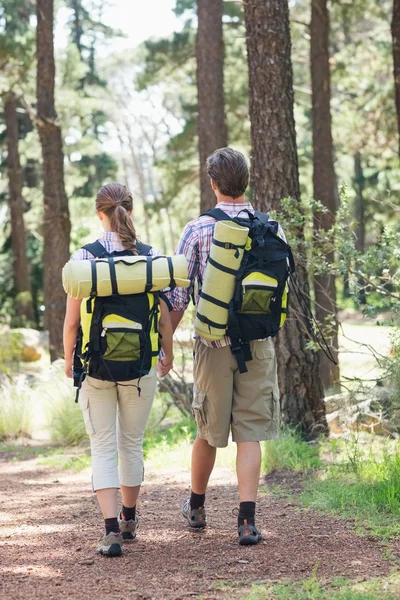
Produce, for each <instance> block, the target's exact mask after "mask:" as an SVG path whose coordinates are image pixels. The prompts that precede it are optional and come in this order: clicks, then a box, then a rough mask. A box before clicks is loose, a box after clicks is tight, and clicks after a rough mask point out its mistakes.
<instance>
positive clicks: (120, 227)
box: [96, 183, 137, 255]
mask: <svg viewBox="0 0 400 600" xmlns="http://www.w3.org/2000/svg"><path fill="white" fill-rule="evenodd" d="M132 208H133V200H132V194H131V193H130V192H129V191H128V190H127V188H126V187H125V186H124V185H121V184H119V183H108V184H107V185H103V187H102V188H101V189H100V190H99V191H98V192H97V194H96V210H97V211H100V212H103V213H104V214H105V215H107V217H108V218H109V219H110V224H111V228H112V230H113V231H114V232H115V233H116V234H117V235H118V237H119V239H120V241H121V244H122V245H123V247H124V248H125V250H129V251H130V252H132V254H135V255H136V254H137V249H136V242H137V237H136V231H135V227H134V225H133V221H132V218H131V217H130V215H129V213H128V211H132Z"/></svg>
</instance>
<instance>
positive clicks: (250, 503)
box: [64, 148, 279, 556]
mask: <svg viewBox="0 0 400 600" xmlns="http://www.w3.org/2000/svg"><path fill="white" fill-rule="evenodd" d="M207 171H208V175H209V177H210V185H211V186H212V189H213V190H214V192H215V196H216V208H217V209H220V210H221V211H223V212H224V213H225V214H226V215H227V218H231V219H232V218H235V217H237V216H238V215H239V213H243V215H245V216H246V215H248V216H249V217H250V218H251V215H252V214H253V215H254V212H255V211H254V209H253V207H252V205H251V204H250V203H249V202H246V200H245V198H244V194H245V191H246V188H247V186H248V183H249V168H248V165H247V162H246V160H245V158H244V156H243V155H242V154H241V153H240V152H237V151H235V150H233V149H231V148H222V149H219V150H216V151H215V152H214V153H213V154H212V155H211V156H210V157H209V158H208V160H207ZM132 208H133V206H132V195H131V194H130V193H129V192H128V190H127V189H126V187H125V186H122V185H119V184H116V183H111V184H107V185H105V186H103V187H102V188H101V189H100V190H99V192H98V193H97V196H96V213H97V216H98V218H99V219H100V222H101V225H102V227H103V230H104V231H103V233H102V235H101V236H100V237H99V238H98V240H97V241H96V242H94V243H93V244H89V245H88V246H86V247H84V248H82V249H80V250H78V251H77V252H75V253H74V254H73V255H72V257H71V260H81V261H82V260H90V259H93V258H94V257H99V256H118V255H120V256H128V255H137V254H139V255H147V256H156V255H157V254H158V253H157V252H156V251H155V250H154V249H153V248H151V247H150V246H146V245H145V244H143V243H142V242H139V241H138V240H137V236H136V232H135V228H134V224H133V221H132V218H131V215H132ZM243 211H245V212H243ZM215 225H216V219H215V218H214V217H213V216H212V215H209V214H205V215H202V216H200V217H198V218H197V219H195V220H193V221H191V222H189V223H188V224H187V225H186V226H185V228H184V230H183V233H182V235H181V238H180V241H179V244H178V247H177V249H176V253H175V254H177V255H179V254H183V255H184V256H185V257H186V259H187V262H188V278H189V280H190V285H189V287H188V288H181V287H175V288H173V289H171V290H170V291H168V292H165V293H160V294H157V301H156V302H157V305H158V308H157V311H156V312H154V311H152V308H151V306H150V304H151V303H150V304H149V306H150V314H151V315H153V316H154V315H155V316H154V319H153V321H152V320H151V319H152V317H149V328H150V325H151V322H152V323H153V325H152V328H151V332H150V336H149V339H150V342H149V347H148V348H147V347H146V348H144V350H143V348H142V350H141V351H142V354H143V353H144V354H143V356H142V358H141V359H140V360H142V359H143V360H148V367H149V368H148V369H146V371H145V372H147V374H145V375H143V376H140V379H135V378H132V380H131V381H127V379H126V377H123V378H122V379H121V381H119V380H118V376H115V375H113V376H112V377H111V376H110V377H107V372H103V373H102V372H101V369H100V370H99V372H98V375H97V376H96V375H95V376H93V375H92V373H91V374H86V377H85V378H83V377H82V380H83V381H82V385H81V388H80V393H79V403H80V407H81V409H82V412H83V417H84V421H85V426H86V430H87V433H88V435H89V437H90V445H91V455H92V471H93V474H92V485H93V491H94V492H96V495H97V499H98V502H99V505H100V508H101V511H102V513H103V517H104V524H105V533H104V535H103V538H102V540H101V542H100V546H99V547H98V549H97V552H98V553H99V554H103V555H106V556H119V555H121V553H122V546H123V543H124V541H128V540H133V539H135V537H136V529H137V525H138V518H137V514H136V504H137V500H138V496H139V491H140V486H141V484H142V481H143V474H144V466H143V450H142V443H143V436H144V432H145V428H146V424H147V421H148V418H149V414H150V409H151V406H152V403H153V399H154V395H155V391H156V384H157V371H158V373H159V375H160V376H164V375H166V374H167V373H168V372H169V371H170V369H171V368H172V365H173V340H172V338H173V332H174V331H175V329H176V328H177V327H178V326H179V323H180V321H181V319H182V317H183V314H184V312H185V310H186V308H187V307H188V305H189V302H190V299H191V297H192V295H193V293H194V299H195V301H196V305H197V304H198V302H199V300H200V298H201V286H202V282H203V281H204V275H205V270H206V266H207V263H208V261H209V258H210V251H211V245H212V242H213V236H214V229H215ZM214 241H215V240H214ZM99 249H100V252H99ZM101 252H103V254H101ZM146 291H147V290H146ZM140 296H149V297H152V296H153V295H152V294H151V293H150V294H141V295H140ZM121 298H123V297H122V296H121ZM137 298H138V300H137V302H139V296H138V297H137ZM93 300H95V298H94V299H93ZM103 300H107V299H103ZM140 302H142V300H140ZM146 302H148V301H147V300H146ZM151 302H153V300H151ZM93 306H94V305H93ZM146 307H147V308H146V310H149V309H148V306H147V304H146ZM92 311H93V307H91V306H90V304H89V301H87V302H86V301H85V300H79V299H76V298H73V297H71V296H68V297H67V310H66V317H65V323H64V351H65V372H66V375H67V377H73V375H74V373H73V371H74V350H75V348H76V346H77V338H78V337H79V336H78V333H79V331H80V328H82V329H83V330H84V331H83V335H85V319H86V317H87V316H88V315H89V316H90V317H91V318H92V323H93V325H92V326H95V323H96V310H94V311H93V312H92ZM137 312H138V314H139V313H140V310H138V311H137ZM118 315H119V316H118V317H115V316H113V317H110V319H111V320H110V319H109V320H108V321H107V320H106V319H103V322H102V325H101V326H102V327H103V330H102V332H101V333H100V337H99V339H100V340H101V339H102V337H104V336H105V335H107V336H109V339H108V341H107V344H108V345H109V346H110V347H111V345H112V344H113V346H112V347H113V352H114V356H113V358H114V364H116V365H122V361H123V359H124V358H126V356H124V355H123V353H124V352H125V354H126V352H127V350H126V349H125V350H123V351H122V350H121V344H120V343H119V340H120V338H118V332H119V331H121V330H122V329H123V330H124V331H128V334H127V335H125V339H126V338H129V336H130V335H132V338H131V346H130V348H131V350H128V351H129V352H131V351H132V353H133V354H135V352H136V351H138V349H137V348H136V346H135V344H136V342H135V339H134V334H133V333H132V334H130V333H129V331H130V330H132V332H133V330H134V327H135V326H136V327H137V326H138V324H137V323H136V324H135V323H133V324H132V321H131V320H129V319H128V316H129V314H128V313H127V312H125V313H124V310H121V311H120V312H119V313H118ZM121 315H122V316H121ZM112 319H113V320H114V321H117V323H115V322H112ZM105 321H106V325H104V323H105ZM117 326H119V328H118V327H117ZM113 328H114V329H113ZM159 344H160V345H161V348H162V357H161V358H158V354H159V353H158V348H159ZM231 345H232V340H231V339H230V338H229V337H227V336H225V337H222V338H220V339H218V340H217V341H211V342H210V341H207V340H206V339H203V338H201V337H199V336H197V338H196V340H195V347H194V369H193V371H194V393H193V414H194V417H195V420H196V424H197V437H196V440H195V442H194V445H193V449H192V462H191V493H190V495H189V496H188V497H187V498H186V499H185V500H184V502H183V506H182V515H183V517H184V518H185V519H186V521H187V523H188V525H189V526H190V527H191V528H193V529H200V528H204V527H206V525H207V517H206V502H205V497H206V490H207V485H208V481H209V478H210V475H211V473H212V470H213V467H214V463H215V458H216V451H217V448H223V447H225V446H227V444H228V438H229V434H230V432H232V440H233V441H234V442H235V443H236V444H237V460H236V470H237V480H238V490H239V513H238V541H239V544H240V545H254V544H257V543H258V542H259V541H260V540H261V533H260V530H259V529H258V528H257V527H256V524H255V509H256V498H257V491H258V484H259V478H260V469H261V448H260V442H261V441H263V440H267V439H273V438H276V437H278V429H279V394H278V386H277V368H276V358H275V352H274V346H273V343H272V340H271V338H270V337H266V339H257V340H254V341H251V342H249V347H250V350H251V360H248V358H246V360H248V362H246V372H243V369H240V368H239V365H238V361H237V360H236V357H235V355H234V353H233V351H231V350H233V348H231ZM145 346H146V344H145ZM118 349H119V350H118ZM118 351H119V352H120V354H118ZM146 353H147V354H146ZM133 354H132V356H133ZM147 355H148V356H147ZM135 356H136V354H135ZM138 356H139V355H138ZM146 356H147V358H146ZM118 361H121V362H118ZM106 363H107V361H105V363H104V364H106ZM241 371H242V372H241ZM89 372H90V371H89ZM117 457H118V461H117ZM118 489H120V490H121V494H122V509H121V510H120V509H119V507H118V497H117V491H118Z"/></svg>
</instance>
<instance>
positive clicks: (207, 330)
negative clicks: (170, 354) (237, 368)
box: [194, 221, 249, 342]
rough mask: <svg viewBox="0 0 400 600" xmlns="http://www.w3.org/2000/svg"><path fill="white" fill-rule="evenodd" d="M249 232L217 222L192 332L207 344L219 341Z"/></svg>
mask: <svg viewBox="0 0 400 600" xmlns="http://www.w3.org/2000/svg"><path fill="white" fill-rule="evenodd" d="M248 233H249V229H248V228H247V227H241V226H240V225H237V224H236V223H232V222H229V223H227V222H226V221H218V222H217V224H216V225H215V229H214V238H213V241H212V245H211V251H210V256H209V259H208V263H207V267H206V271H205V274H204V282H203V287H202V290H201V293H200V300H199V304H198V307H197V314H196V318H195V322H194V328H195V330H196V333H197V334H198V335H199V336H201V337H202V338H204V339H205V340H207V341H209V342H214V341H216V340H219V339H221V338H222V337H223V336H224V335H225V333H226V329H227V325H228V306H229V302H230V301H231V300H232V297H233V293H234V290H235V279H236V274H237V272H238V270H239V267H240V264H241V262H242V258H243V253H244V248H245V245H246V242H247V237H248Z"/></svg>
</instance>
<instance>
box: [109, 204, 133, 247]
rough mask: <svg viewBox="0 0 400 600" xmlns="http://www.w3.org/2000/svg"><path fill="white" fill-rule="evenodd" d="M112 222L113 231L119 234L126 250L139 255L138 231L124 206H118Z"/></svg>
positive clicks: (114, 211) (113, 213)
mask: <svg viewBox="0 0 400 600" xmlns="http://www.w3.org/2000/svg"><path fill="white" fill-rule="evenodd" d="M110 222H111V227H112V230H113V231H115V233H117V234H118V237H119V239H120V241H121V244H122V245H123V247H124V248H125V250H130V251H131V252H132V253H133V254H137V250H136V241H137V239H136V231H135V227H134V225H133V221H132V219H131V217H130V215H129V214H128V211H127V210H126V208H124V207H123V206H122V205H118V206H116V207H115V209H114V210H113V211H112V213H111V215H110Z"/></svg>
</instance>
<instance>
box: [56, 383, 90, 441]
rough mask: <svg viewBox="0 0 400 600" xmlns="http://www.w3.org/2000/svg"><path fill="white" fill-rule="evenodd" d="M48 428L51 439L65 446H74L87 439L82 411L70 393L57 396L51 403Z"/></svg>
mask: <svg viewBox="0 0 400 600" xmlns="http://www.w3.org/2000/svg"><path fill="white" fill-rule="evenodd" d="M49 429H50V434H51V439H52V440H54V441H55V442H58V443H60V444H63V445H65V446H74V445H77V444H80V443H82V442H83V441H85V440H86V439H87V433H86V429H85V424H84V422H83V417H82V411H81V410H80V408H79V406H78V405H77V404H75V402H74V401H73V398H71V395H67V396H65V395H63V396H59V397H58V398H57V399H56V400H55V401H54V403H53V404H52V407H51V410H50V418H49Z"/></svg>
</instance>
